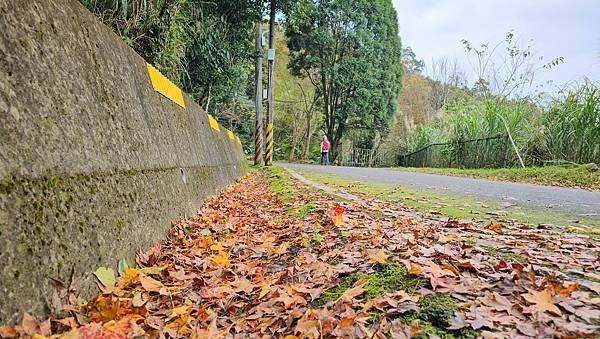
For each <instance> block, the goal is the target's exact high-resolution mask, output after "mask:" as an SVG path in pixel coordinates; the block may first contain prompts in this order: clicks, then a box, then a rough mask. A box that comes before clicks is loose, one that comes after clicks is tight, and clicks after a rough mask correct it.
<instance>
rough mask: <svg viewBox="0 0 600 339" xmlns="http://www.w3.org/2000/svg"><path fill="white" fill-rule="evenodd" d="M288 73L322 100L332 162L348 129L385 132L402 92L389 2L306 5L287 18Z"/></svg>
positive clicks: (340, 1)
mask: <svg viewBox="0 0 600 339" xmlns="http://www.w3.org/2000/svg"><path fill="white" fill-rule="evenodd" d="M286 35H287V36H288V47H289V49H290V50H291V60H290V65H289V66H290V69H291V70H292V73H293V74H294V75H299V76H303V77H307V78H309V79H310V81H311V83H312V84H313V86H314V87H315V89H316V92H317V94H318V95H320V96H321V97H322V109H323V111H324V118H325V120H324V129H325V130H326V132H327V135H328V137H329V140H330V141H331V144H332V150H331V152H332V158H333V159H332V160H335V157H336V155H337V146H338V144H339V142H340V140H341V139H342V137H343V136H344V135H345V133H346V131H347V130H348V129H366V130H378V129H382V128H385V127H386V126H387V125H388V123H389V122H390V120H391V118H392V116H393V115H394V113H395V112H396V104H397V103H396V98H397V95H398V93H399V90H400V86H401V78H402V61H401V44H400V38H399V37H398V19H397V15H396V11H395V10H394V8H393V6H392V2H391V1H390V0H374V1H371V0H360V1H350V0H327V1H318V2H310V3H306V4H305V6H303V7H302V8H301V9H300V10H299V11H298V12H297V13H296V15H295V16H294V17H293V18H289V22H288V25H287V30H286Z"/></svg>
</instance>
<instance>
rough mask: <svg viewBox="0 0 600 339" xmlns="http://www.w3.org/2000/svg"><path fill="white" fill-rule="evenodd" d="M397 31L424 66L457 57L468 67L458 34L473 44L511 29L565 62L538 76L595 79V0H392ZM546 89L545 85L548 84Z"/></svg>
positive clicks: (599, 36) (599, 23) (599, 67)
mask: <svg viewBox="0 0 600 339" xmlns="http://www.w3.org/2000/svg"><path fill="white" fill-rule="evenodd" d="M393 3H394V6H395V7H396V10H397V11H398V21H399V23H400V36H401V38H402V43H403V45H404V46H411V47H412V48H413V50H414V51H415V53H416V54H417V56H418V57H419V58H420V59H423V60H424V61H425V62H426V64H427V65H428V66H429V64H430V63H431V60H432V58H439V57H448V58H457V59H458V60H459V62H461V63H462V64H464V68H465V69H466V70H467V71H469V70H471V66H469V64H468V62H467V59H466V57H465V55H466V54H465V52H464V49H463V47H462V45H461V43H460V41H461V39H467V40H468V41H470V42H471V44H472V45H474V46H479V45H480V44H481V43H484V42H498V41H500V40H501V39H503V38H504V36H505V34H506V32H507V31H509V30H511V29H513V30H515V33H516V35H517V36H518V37H520V38H521V39H522V40H524V41H525V42H527V41H528V40H529V39H533V45H534V51H535V52H536V55H538V56H544V58H545V60H550V59H553V58H556V57H559V56H562V57H564V58H565V62H564V63H563V64H562V65H560V66H558V67H557V68H555V69H552V70H550V71H544V72H543V73H542V74H540V76H539V77H538V82H540V83H541V82H545V81H546V80H549V79H551V80H553V81H554V82H555V83H556V84H557V85H558V84H562V83H565V82H568V81H571V80H574V79H579V78H581V77H582V76H587V77H588V78H591V79H593V80H595V81H600V0H438V1H435V0H393ZM548 89H549V90H550V88H548Z"/></svg>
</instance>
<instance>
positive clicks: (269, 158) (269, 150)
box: [265, 0, 275, 166]
mask: <svg viewBox="0 0 600 339" xmlns="http://www.w3.org/2000/svg"><path fill="white" fill-rule="evenodd" d="M268 59H269V91H268V95H267V97H268V100H269V112H268V114H267V135H266V141H267V146H266V151H265V165H266V166H271V165H273V111H274V109H275V93H274V91H275V0H271V18H270V20H269V58H268Z"/></svg>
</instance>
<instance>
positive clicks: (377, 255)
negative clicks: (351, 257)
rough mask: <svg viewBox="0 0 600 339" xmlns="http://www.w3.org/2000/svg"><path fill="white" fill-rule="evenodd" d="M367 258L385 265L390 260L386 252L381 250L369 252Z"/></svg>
mask: <svg viewBox="0 0 600 339" xmlns="http://www.w3.org/2000/svg"><path fill="white" fill-rule="evenodd" d="M367 257H368V258H369V260H371V261H373V262H374V263H379V264H385V263H386V262H387V259H388V258H389V255H387V254H385V252H384V251H383V250H382V249H379V250H369V251H368V252H367Z"/></svg>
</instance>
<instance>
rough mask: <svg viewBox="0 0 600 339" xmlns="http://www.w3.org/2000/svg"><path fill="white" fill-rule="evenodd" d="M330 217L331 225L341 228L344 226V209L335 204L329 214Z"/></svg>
mask: <svg viewBox="0 0 600 339" xmlns="http://www.w3.org/2000/svg"><path fill="white" fill-rule="evenodd" d="M330 215H331V219H332V220H333V225H335V226H342V225H343V224H344V208H343V207H342V206H340V204H338V203H337V202H336V203H335V208H334V209H333V210H332V211H331V212H330Z"/></svg>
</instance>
